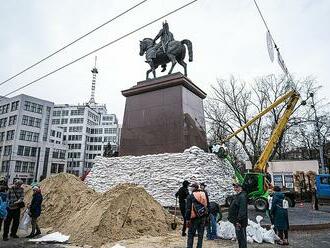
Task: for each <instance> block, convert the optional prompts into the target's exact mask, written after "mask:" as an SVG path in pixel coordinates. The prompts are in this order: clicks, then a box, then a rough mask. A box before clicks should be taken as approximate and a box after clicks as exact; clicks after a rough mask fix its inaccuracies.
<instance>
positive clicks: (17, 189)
mask: <svg viewBox="0 0 330 248" xmlns="http://www.w3.org/2000/svg"><path fill="white" fill-rule="evenodd" d="M22 185H23V181H22V180H20V179H17V180H15V183H14V186H13V187H11V188H9V189H8V194H7V202H8V214H7V217H6V219H5V221H4V227H3V234H2V238H3V241H8V240H9V239H8V234H9V228H10V225H11V224H12V225H11V229H10V237H11V238H14V239H17V238H19V237H18V236H17V230H18V226H19V219H20V215H21V208H22V207H21V204H22V202H24V190H23V188H22Z"/></svg>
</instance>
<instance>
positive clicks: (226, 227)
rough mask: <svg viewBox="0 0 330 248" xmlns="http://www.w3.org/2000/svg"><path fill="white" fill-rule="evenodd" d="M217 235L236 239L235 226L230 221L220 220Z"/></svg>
mask: <svg viewBox="0 0 330 248" xmlns="http://www.w3.org/2000/svg"><path fill="white" fill-rule="evenodd" d="M217 236H218V237H220V238H222V239H236V232H235V226H234V225H233V224H232V223H230V222H229V221H220V224H218V226H217Z"/></svg>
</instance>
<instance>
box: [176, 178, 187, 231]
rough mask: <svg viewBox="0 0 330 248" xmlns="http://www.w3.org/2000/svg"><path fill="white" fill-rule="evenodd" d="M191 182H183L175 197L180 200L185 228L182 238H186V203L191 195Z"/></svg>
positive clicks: (183, 228)
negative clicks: (189, 187)
mask: <svg viewBox="0 0 330 248" xmlns="http://www.w3.org/2000/svg"><path fill="white" fill-rule="evenodd" d="M188 186H189V182H188V181H186V180H185V181H183V182H182V187H181V188H180V189H179V190H178V192H176V194H175V197H176V198H179V206H180V211H181V215H182V218H183V227H182V236H186V235H187V234H186V229H187V223H186V201H187V197H188V195H189V190H188Z"/></svg>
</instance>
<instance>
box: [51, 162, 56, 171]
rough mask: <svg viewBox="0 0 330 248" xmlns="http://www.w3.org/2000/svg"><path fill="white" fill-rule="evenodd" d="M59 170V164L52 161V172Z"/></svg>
mask: <svg viewBox="0 0 330 248" xmlns="http://www.w3.org/2000/svg"><path fill="white" fill-rule="evenodd" d="M56 172H57V164H55V163H52V165H51V167H50V173H56Z"/></svg>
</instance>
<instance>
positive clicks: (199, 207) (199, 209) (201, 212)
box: [192, 195, 209, 217]
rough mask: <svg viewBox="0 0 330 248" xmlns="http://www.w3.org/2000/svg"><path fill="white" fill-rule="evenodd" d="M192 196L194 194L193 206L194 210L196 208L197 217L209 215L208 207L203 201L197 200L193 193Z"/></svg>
mask: <svg viewBox="0 0 330 248" xmlns="http://www.w3.org/2000/svg"><path fill="white" fill-rule="evenodd" d="M192 196H193V201H192V207H193V210H194V212H195V214H196V216H197V217H204V216H207V215H208V214H209V213H208V209H207V207H205V206H204V205H203V204H202V203H200V202H199V201H197V199H196V198H195V196H194V195H192Z"/></svg>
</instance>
